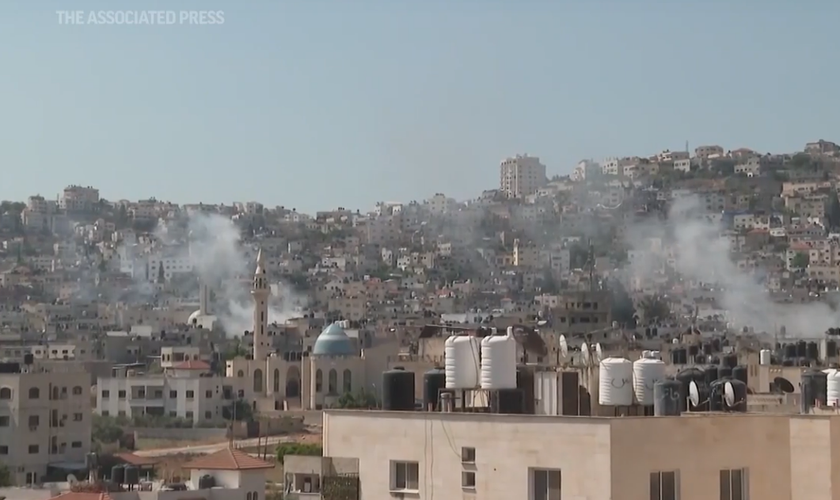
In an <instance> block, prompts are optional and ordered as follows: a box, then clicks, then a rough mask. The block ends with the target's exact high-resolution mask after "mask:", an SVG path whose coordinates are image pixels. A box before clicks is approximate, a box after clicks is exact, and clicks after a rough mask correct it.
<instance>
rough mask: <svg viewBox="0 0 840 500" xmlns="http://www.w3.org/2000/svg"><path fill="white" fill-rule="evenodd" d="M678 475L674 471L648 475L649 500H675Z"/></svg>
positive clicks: (677, 496)
mask: <svg viewBox="0 0 840 500" xmlns="http://www.w3.org/2000/svg"><path fill="white" fill-rule="evenodd" d="M678 481H679V474H678V472H676V471H668V472H651V473H650V500H677V499H678V498H679V486H678V484H677V483H678Z"/></svg>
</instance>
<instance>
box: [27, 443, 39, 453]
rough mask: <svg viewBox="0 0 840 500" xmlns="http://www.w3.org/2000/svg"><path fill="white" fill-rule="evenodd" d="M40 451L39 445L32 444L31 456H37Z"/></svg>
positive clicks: (30, 446) (30, 447)
mask: <svg viewBox="0 0 840 500" xmlns="http://www.w3.org/2000/svg"><path fill="white" fill-rule="evenodd" d="M38 451H39V448H38V445H37V444H30V445H29V454H30V455H37V454H38Z"/></svg>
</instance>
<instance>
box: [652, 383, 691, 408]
mask: <svg viewBox="0 0 840 500" xmlns="http://www.w3.org/2000/svg"><path fill="white" fill-rule="evenodd" d="M684 405H685V396H684V395H683V386H682V383H681V382H680V381H679V380H674V379H665V380H660V381H658V382H656V383H655V384H653V414H654V415H655V416H657V417H672V416H678V415H680V414H681V413H682V407H683V406H684Z"/></svg>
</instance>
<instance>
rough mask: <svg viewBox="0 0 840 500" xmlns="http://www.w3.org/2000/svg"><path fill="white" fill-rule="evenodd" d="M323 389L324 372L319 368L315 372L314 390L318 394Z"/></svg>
mask: <svg viewBox="0 0 840 500" xmlns="http://www.w3.org/2000/svg"><path fill="white" fill-rule="evenodd" d="M323 390H324V373H323V372H322V371H321V369H320V368H319V369H318V371H316V372H315V392H316V393H318V394H320V393H321V391H323Z"/></svg>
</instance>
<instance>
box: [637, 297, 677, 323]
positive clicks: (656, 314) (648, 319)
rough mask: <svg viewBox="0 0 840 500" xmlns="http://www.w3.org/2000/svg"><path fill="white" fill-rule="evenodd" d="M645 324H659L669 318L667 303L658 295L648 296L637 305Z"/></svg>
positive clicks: (669, 308)
mask: <svg viewBox="0 0 840 500" xmlns="http://www.w3.org/2000/svg"><path fill="white" fill-rule="evenodd" d="M639 310H640V311H641V312H642V316H643V317H644V321H645V323H646V324H648V325H650V324H654V323H659V322H661V321H663V320H665V319H667V318H668V317H670V316H671V307H670V306H669V304H668V301H667V300H666V299H665V298H664V297H661V296H659V295H648V296H646V297H645V298H643V299H642V300H641V302H640V303H639Z"/></svg>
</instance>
